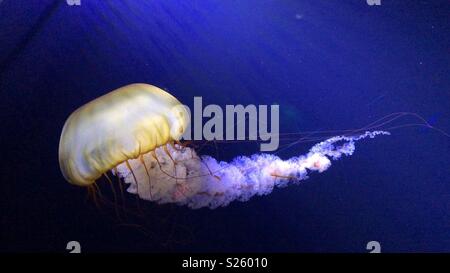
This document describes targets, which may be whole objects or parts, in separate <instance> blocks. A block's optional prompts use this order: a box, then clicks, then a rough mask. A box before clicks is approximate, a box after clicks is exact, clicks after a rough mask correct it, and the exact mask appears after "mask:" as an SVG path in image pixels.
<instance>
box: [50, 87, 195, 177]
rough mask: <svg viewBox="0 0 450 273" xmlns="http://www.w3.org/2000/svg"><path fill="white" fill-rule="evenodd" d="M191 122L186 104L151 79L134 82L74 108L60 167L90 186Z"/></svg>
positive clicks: (63, 140) (178, 133)
mask: <svg viewBox="0 0 450 273" xmlns="http://www.w3.org/2000/svg"><path fill="white" fill-rule="evenodd" d="M188 122H189V115H188V112H187V111H186V109H185V108H184V107H183V106H182V104H181V103H180V102H179V101H178V100H177V99H176V98H174V97H173V96H172V95H170V94H169V93H167V92H165V91H163V90H161V89H159V88H157V87H155V86H151V85H148V84H131V85H127V86H124V87H122V88H119V89H116V90H114V91H112V92H110V93H108V94H106V95H104V96H102V97H99V98H97V99H95V100H93V101H91V102H89V103H87V104H85V105H84V106H82V107H80V108H79V109H77V110H76V111H75V112H73V113H72V114H71V115H70V116H69V118H68V119H67V121H66V123H65V125H64V127H63V130H62V134H61V139H60V143H59V164H60V168H61V172H62V174H63V175H64V177H65V178H66V180H67V181H69V182H70V183H72V184H75V185H79V186H88V185H90V184H92V183H94V182H95V180H96V179H98V178H99V177H100V176H101V175H102V174H103V173H105V172H107V171H109V170H111V169H112V168H114V167H115V166H117V165H119V164H120V163H122V162H125V161H127V160H129V159H133V158H138V157H139V156H140V155H142V154H145V153H148V152H150V151H152V150H154V149H155V148H156V147H159V146H161V145H164V144H166V143H168V142H170V141H173V140H178V139H179V138H180V137H181V136H182V134H183V132H184V130H185V128H186V126H187V125H188Z"/></svg>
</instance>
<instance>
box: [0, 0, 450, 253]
mask: <svg viewBox="0 0 450 273" xmlns="http://www.w3.org/2000/svg"><path fill="white" fill-rule="evenodd" d="M449 14H450V4H449V1H447V0H443V1H393V0H382V5H381V6H368V5H367V4H366V1H364V0H352V1H317V0H304V1H293V0H291V1H288V0H285V1H281V0H278V1H275V0H273V1H266V0H241V1H237V0H229V1H228V0H221V1H219V0H216V1H212V0H203V1H202V0H197V1H187V0H186V1H182V0H179V1H175V0H165V1H162V0H161V1H156V0H153V1H150V0H148V1H143V0H142V1H135V0H129V1H94V0H81V6H69V5H67V4H66V3H65V1H25V0H23V1H12V0H3V1H2V2H1V3H0V15H1V16H0V41H1V42H0V91H1V102H0V106H1V109H0V110H1V112H0V113H1V145H2V151H1V166H0V170H1V177H0V178H1V181H0V183H1V189H2V190H1V197H0V200H1V201H0V204H1V214H0V217H1V234H0V236H1V240H0V250H1V251H58V252H60V251H61V252H64V251H65V246H66V243H67V242H68V241H70V240H77V241H80V243H81V245H82V249H83V251H84V252H96V251H148V252H152V251H283V252H294V251H295V252H297V251H301V252H304V251H313V252H341V251H344V252H348V251H350V252H365V251H366V250H365V246H366V243H367V242H368V241H371V240H377V241H379V242H380V243H381V246H382V251H386V252H388V251H392V252H395V251H450V217H449V211H450V179H449V177H450V169H449V162H450V161H449V159H450V155H449V151H450V149H449V148H450V145H449V138H448V137H445V136H443V135H442V134H439V133H437V132H435V131H432V130H426V129H423V128H404V129H398V130H395V131H393V132H392V133H393V134H392V136H390V137H380V138H377V139H375V140H370V141H367V142H364V143H358V145H357V151H356V153H355V154H354V155H353V156H352V157H351V158H345V159H343V160H341V161H339V162H336V164H335V165H334V166H332V168H331V169H330V170H329V171H327V172H325V173H323V174H314V175H313V176H312V177H311V178H310V179H309V180H308V181H307V182H306V183H304V184H302V185H300V186H290V187H287V188H283V189H277V190H275V191H274V192H273V193H272V194H271V195H269V196H264V197H255V198H253V199H251V200H250V201H249V202H246V203H241V202H235V203H233V204H231V205H230V206H228V207H226V208H220V209H216V210H209V209H201V210H194V211H192V210H189V209H186V208H183V207H176V206H158V205H154V204H149V203H146V202H143V203H141V205H142V206H143V207H144V210H145V212H144V215H145V218H146V220H145V221H142V220H138V219H129V222H126V223H125V224H123V223H122V224H121V223H118V221H117V218H116V217H115V216H114V213H113V211H112V210H110V209H108V208H107V207H104V208H101V211H98V210H97V209H96V208H95V207H94V205H93V203H92V202H91V201H86V191H85V189H81V188H77V187H74V186H71V185H69V184H68V183H66V181H65V180H64V178H63V177H62V175H61V174H60V171H59V165H58V159H57V155H58V142H59V136H60V132H61V129H62V126H63V124H64V122H65V119H66V118H67V117H68V115H69V114H70V113H71V112H72V111H74V110H75V109H76V108H77V107H79V106H81V105H82V104H84V103H86V102H88V101H90V100H92V99H94V98H96V97H98V96H100V95H102V94H105V93H106V92H108V91H110V90H113V89H115V88H118V87H120V86H123V85H126V84H129V83H133V82H146V83H151V84H154V85H156V86H160V87H162V88H164V89H166V90H168V91H169V92H170V93H172V94H173V95H175V96H176V97H177V98H179V99H180V100H181V101H182V102H184V103H186V104H192V99H193V96H194V95H195V96H202V97H203V100H204V103H215V104H220V105H225V104H250V103H251V104H274V103H277V104H279V105H280V109H281V117H280V119H281V131H282V132H302V131H309V130H327V129H345V128H355V127H358V126H363V125H365V124H368V123H370V122H372V121H374V120H376V119H377V118H380V117H382V116H384V115H386V114H389V113H392V112H398V111H409V112H415V113H418V114H420V115H421V116H423V117H425V118H426V119H427V120H428V121H430V122H432V123H433V124H434V125H435V126H437V127H439V128H442V129H443V130H446V131H447V132H449V131H450V124H449V122H448V121H449V118H450V92H449V91H450V77H449V72H450V67H449V63H450V62H449V61H450V57H449V52H450V38H449V33H450V20H449ZM412 121H414V120H412ZM412 121H411V120H410V121H408V120H405V121H403V123H404V124H405V123H408V122H412ZM310 145H311V143H310V144H306V145H305V144H302V145H296V146H294V147H293V148H292V149H289V150H287V151H284V152H282V153H280V156H282V157H283V158H288V157H291V156H294V155H298V154H303V153H305V152H306V151H307V149H308V148H309V146H310ZM257 148H258V147H257V145H240V144H236V145H231V144H227V145H221V146H220V147H219V148H218V149H219V152H220V156H219V157H220V158H219V159H222V160H229V159H231V158H232V157H234V156H237V155H240V154H247V155H249V154H252V153H254V152H256V151H257ZM100 183H102V182H101V181H100ZM130 200H133V199H132V198H131V199H130ZM137 225H140V227H138V226H137ZM142 229H145V230H146V232H149V234H148V235H145V234H143V233H142V232H141V230H142Z"/></svg>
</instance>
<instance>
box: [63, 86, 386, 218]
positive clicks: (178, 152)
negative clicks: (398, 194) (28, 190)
mask: <svg viewBox="0 0 450 273" xmlns="http://www.w3.org/2000/svg"><path fill="white" fill-rule="evenodd" d="M189 120H190V117H189V112H188V111H187V110H186V108H185V107H184V106H183V105H182V104H181V103H180V102H179V101H178V100H177V99H176V98H175V97H173V96H172V95H170V94H169V93H167V92H166V91H163V90H161V89H159V88H158V87H155V86H152V85H148V84H131V85H127V86H124V87H121V88H119V89H116V90H114V91H112V92H110V93H108V94H106V95H104V96H102V97H99V98H97V99H95V100H93V101H91V102H89V103H87V104H85V105H84V106H82V107H80V108H79V109H77V110H76V111H75V112H73V113H72V114H71V115H70V116H69V118H68V119H67V121H66V123H65V124H64V127H63V130H62V134H61V139H60V144H59V164H60V168H61V172H62V174H63V176H64V178H65V179H66V180H67V181H68V182H69V183H71V184H74V185H77V186H83V187H91V186H92V185H95V182H96V180H98V179H99V178H100V177H101V176H102V175H104V176H106V177H107V178H108V180H109V181H110V182H111V183H112V181H111V179H110V178H109V176H107V173H112V174H113V175H115V176H117V177H118V178H119V183H125V185H126V186H127V189H126V190H127V192H129V193H131V194H135V195H136V196H137V197H139V198H140V199H143V200H148V201H152V202H155V203H158V204H165V203H174V204H178V205H185V206H187V207H189V208H192V209H198V208H203V207H207V208H211V209H214V208H217V207H224V206H227V205H228V204H230V203H231V202H232V201H235V200H238V201H247V200H249V199H250V198H251V197H252V196H255V195H266V194H269V193H270V192H272V190H273V189H274V188H276V187H283V186H286V185H288V184H289V183H294V184H295V183H299V182H300V181H303V180H306V179H307V178H308V176H309V175H310V174H311V173H312V172H319V173H321V172H324V171H325V170H327V169H328V168H329V167H330V166H331V162H332V160H337V159H339V158H341V157H342V156H349V155H352V154H353V152H354V150H355V142H357V141H359V140H361V139H364V138H374V137H376V136H378V135H389V132H387V131H382V130H374V131H364V132H360V133H358V134H354V135H338V136H333V137H330V138H328V139H325V140H323V141H321V142H319V143H317V144H315V145H313V146H312V148H311V149H310V150H309V152H308V153H306V154H305V155H300V156H296V157H293V158H290V159H287V160H283V159H281V158H280V157H278V156H277V155H275V154H255V155H253V156H238V157H236V158H235V159H234V160H232V161H231V162H224V161H219V160H217V159H215V158H213V157H211V156H199V155H198V154H197V153H196V151H195V149H193V148H191V147H187V146H185V145H183V144H182V143H181V142H179V140H180V138H181V137H182V135H183V133H184V131H185V130H186V128H187V126H188V124H189Z"/></svg>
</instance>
